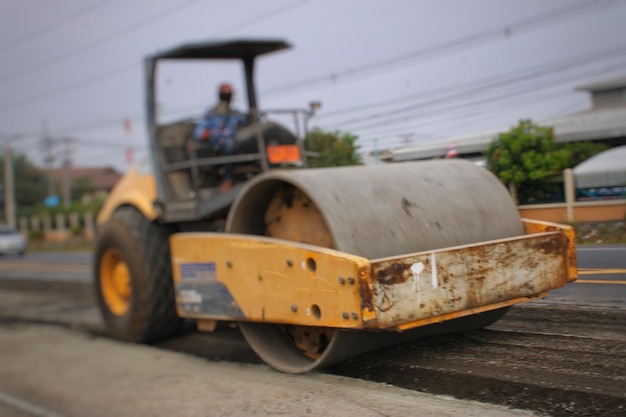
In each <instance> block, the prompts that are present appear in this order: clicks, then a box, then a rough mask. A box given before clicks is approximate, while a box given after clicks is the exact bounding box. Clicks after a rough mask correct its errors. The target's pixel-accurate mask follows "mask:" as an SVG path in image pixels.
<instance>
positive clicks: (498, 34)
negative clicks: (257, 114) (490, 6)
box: [264, 1, 624, 94]
mask: <svg viewBox="0 0 626 417" xmlns="http://www.w3.org/2000/svg"><path fill="white" fill-rule="evenodd" d="M623 5H624V3H621V4H616V3H613V2H608V3H607V2H602V1H596V2H593V3H588V2H582V3H578V4H575V5H573V6H572V5H568V6H566V7H562V8H559V9H556V10H552V11H550V12H547V13H544V14H542V15H539V16H533V17H531V18H527V19H523V20H520V21H519V22H517V23H513V24H511V25H508V26H505V27H501V28H496V29H489V30H486V31H481V32H476V33H473V34H471V35H469V36H464V37H462V38H458V39H454V40H452V41H447V42H443V43H441V44H438V45H433V46H428V47H425V48H421V49H418V50H416V51H412V52H410V53H408V54H403V55H398V56H395V57H392V58H387V59H384V60H380V61H375V62H371V63H369V64H365V65H362V66H360V67H355V68H349V69H347V70H344V71H340V72H337V73H334V74H327V75H323V76H321V77H313V78H309V79H305V80H301V81H297V82H295V83H291V84H285V85H282V86H278V87H274V88H270V89H268V90H265V91H264V94H274V93H279V92H282V91H287V90H293V89H296V88H300V87H303V86H308V85H312V84H319V83H322V82H328V81H331V82H334V83H336V82H337V80H338V79H339V78H340V77H342V78H345V77H353V76H355V75H359V74H362V73H368V72H372V71H375V70H378V69H382V68H385V67H388V66H391V65H395V64H398V63H402V62H405V61H415V60H420V62H424V61H427V60H429V59H434V58H436V57H438V56H440V55H443V54H447V53H450V52H456V51H458V50H460V49H463V48H466V47H470V46H472V47H475V46H477V45H480V44H483V43H486V42H490V41H492V40H496V39H499V38H505V37H508V36H511V34H512V33H514V32H516V33H517V32H524V31H528V30H530V29H534V28H538V27H541V26H543V25H546V24H549V23H553V22H555V21H558V20H561V19H566V18H570V17H577V16H579V15H581V14H586V13H590V12H595V11H596V10H597V9H602V8H605V7H615V6H623Z"/></svg>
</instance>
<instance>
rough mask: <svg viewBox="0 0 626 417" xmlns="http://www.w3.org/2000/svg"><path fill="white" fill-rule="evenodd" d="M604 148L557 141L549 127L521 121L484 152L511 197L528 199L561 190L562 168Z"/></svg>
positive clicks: (540, 197)
mask: <svg viewBox="0 0 626 417" xmlns="http://www.w3.org/2000/svg"><path fill="white" fill-rule="evenodd" d="M604 149H606V146H604V145H601V144H596V143H592V142H577V143H567V144H557V143H556V142H555V141H554V132H553V129H552V128H551V127H547V126H538V125H536V124H534V123H533V122H532V121H530V120H521V121H520V122H519V123H518V124H517V126H514V127H513V128H511V130H509V131H508V132H504V133H500V134H499V135H498V137H497V139H496V140H495V141H494V142H492V143H491V144H490V145H489V147H488V148H487V151H486V152H485V154H486V157H487V168H488V169H489V170H490V171H491V172H493V173H494V174H495V175H496V176H497V177H498V178H500V180H501V181H502V182H503V183H504V184H506V185H507V186H508V187H509V190H510V191H511V195H512V196H513V198H514V199H515V200H516V201H517V200H518V196H519V199H520V200H522V201H528V200H533V199H539V200H540V199H542V198H544V197H545V196H546V195H547V194H554V193H560V192H561V191H562V178H561V177H560V176H561V173H562V171H563V169H565V168H572V167H573V166H575V165H577V164H578V163H580V162H582V161H584V160H585V159H587V158H589V157H591V156H593V155H595V154H596V153H598V152H601V151H602V150H604ZM548 180H549V181H548Z"/></svg>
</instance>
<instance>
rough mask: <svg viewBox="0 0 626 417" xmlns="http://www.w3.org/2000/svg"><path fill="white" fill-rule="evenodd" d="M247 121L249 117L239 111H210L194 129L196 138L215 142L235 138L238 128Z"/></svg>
mask: <svg viewBox="0 0 626 417" xmlns="http://www.w3.org/2000/svg"><path fill="white" fill-rule="evenodd" d="M246 123H247V117H246V116H245V115H244V114H242V113H239V112H237V111H231V112H229V113H226V114H225V113H223V112H218V111H216V110H215V109H214V110H211V111H209V112H208V113H207V114H206V115H205V116H204V119H203V120H201V121H200V122H199V123H198V125H197V126H196V128H195V130H194V137H195V139H196V140H209V141H210V142H213V143H223V142H224V141H225V140H229V139H233V138H234V137H235V135H236V134H237V128H238V127H239V126H242V125H245V124H246Z"/></svg>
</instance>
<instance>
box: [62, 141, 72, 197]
mask: <svg viewBox="0 0 626 417" xmlns="http://www.w3.org/2000/svg"><path fill="white" fill-rule="evenodd" d="M63 144H64V145H65V148H64V152H63V205H64V206H65V207H69V206H70V205H71V204H72V139H71V138H63Z"/></svg>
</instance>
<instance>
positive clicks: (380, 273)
mask: <svg viewBox="0 0 626 417" xmlns="http://www.w3.org/2000/svg"><path fill="white" fill-rule="evenodd" d="M410 268H411V266H410V265H407V264H402V263H399V262H394V263H392V264H390V265H388V266H386V267H384V268H380V269H378V270H377V271H376V273H375V275H374V276H375V277H376V278H375V279H376V281H378V283H380V284H381V285H396V284H402V283H405V282H406V281H407V280H408V279H409V277H411V276H412V275H411V273H410ZM405 272H406V273H405Z"/></svg>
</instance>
